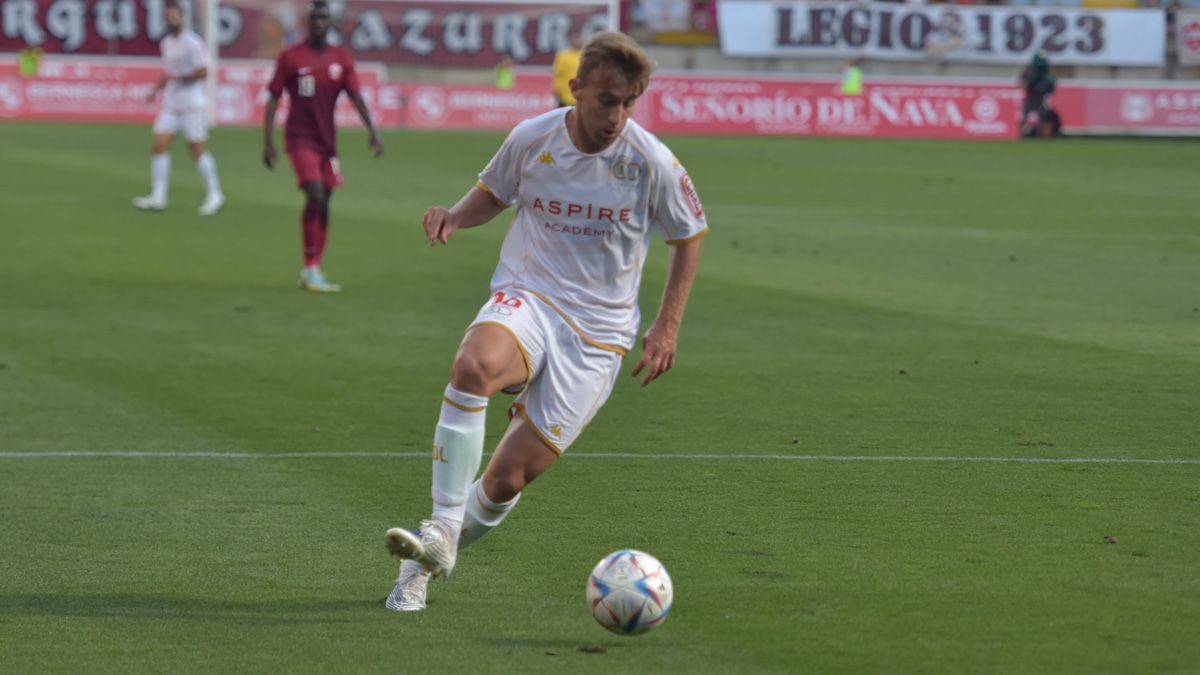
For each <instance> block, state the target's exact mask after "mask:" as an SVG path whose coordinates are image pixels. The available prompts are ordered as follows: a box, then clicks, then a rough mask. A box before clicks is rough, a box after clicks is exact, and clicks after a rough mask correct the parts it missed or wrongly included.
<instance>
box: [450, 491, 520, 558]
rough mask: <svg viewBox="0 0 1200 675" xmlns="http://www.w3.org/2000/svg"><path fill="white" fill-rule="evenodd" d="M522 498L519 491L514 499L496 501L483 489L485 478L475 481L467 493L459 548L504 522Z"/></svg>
mask: <svg viewBox="0 0 1200 675" xmlns="http://www.w3.org/2000/svg"><path fill="white" fill-rule="evenodd" d="M520 499H521V493H519V492H518V493H517V496H516V497H513V498H512V501H507V502H494V501H492V500H491V499H490V498H489V497H488V496H487V493H486V492H484V491H483V479H482V478H481V479H479V480H477V481H475V483H474V484H472V485H471V490H470V493H469V494H468V495H467V513H466V518H464V519H463V526H462V532H460V533H459V535H458V550H460V551H461V550H463V549H464V548H466V547H467V546H470V545H471V544H473V543H475V542H476V541H479V538H480V537H482V536H483V535H485V534H487V533H488V532H491V531H492V530H493V529H495V528H496V527H497V526H498V525H500V523H502V522H504V519H505V518H506V517H508V514H509V512H510V511H512V510H513V507H514V506H516V505H517V502H518V501H520Z"/></svg>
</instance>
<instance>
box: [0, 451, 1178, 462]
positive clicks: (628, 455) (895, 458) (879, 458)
mask: <svg viewBox="0 0 1200 675" xmlns="http://www.w3.org/2000/svg"><path fill="white" fill-rule="evenodd" d="M563 456H564V457H569V458H580V459H653V460H662V459H667V460H669V459H682V460H723V459H741V460H746V459H756V460H763V461H779V462H947V463H971V462H992V463H1001V464H1172V465H1200V459H1143V458H1138V457H946V456H919V455H918V456H910V457H906V456H900V455H763V454H739V453H680V454H668V453H645V454H642V453H637V452H569V453H567V454H565V455H563ZM54 457H59V458H71V457H124V458H133V459H136V458H155V457H166V458H182V459H192V458H195V459H329V458H341V457H378V458H393V459H427V458H428V457H429V453H428V452H123V451H117V452H94V451H87V450H82V451H65V452H0V459H42V458H47V459H48V458H54Z"/></svg>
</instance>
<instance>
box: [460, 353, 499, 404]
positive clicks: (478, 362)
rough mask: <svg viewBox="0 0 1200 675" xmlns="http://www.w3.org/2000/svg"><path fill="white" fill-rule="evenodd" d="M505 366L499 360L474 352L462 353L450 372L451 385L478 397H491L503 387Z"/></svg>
mask: <svg viewBox="0 0 1200 675" xmlns="http://www.w3.org/2000/svg"><path fill="white" fill-rule="evenodd" d="M504 370H505V368H504V364H502V363H499V362H498V359H495V358H490V357H488V356H484V355H481V354H478V353H476V352H474V351H464V352H461V353H460V354H459V355H458V356H457V357H456V358H455V359H454V367H453V368H452V369H451V371H450V384H451V385H453V386H454V388H455V389H457V390H459V391H461V392H465V393H468V394H474V395H476V396H491V395H492V394H495V393H496V392H497V391H499V390H500V389H501V387H503V386H504V385H503V383H501V382H500V379H501V376H502V375H503V374H504Z"/></svg>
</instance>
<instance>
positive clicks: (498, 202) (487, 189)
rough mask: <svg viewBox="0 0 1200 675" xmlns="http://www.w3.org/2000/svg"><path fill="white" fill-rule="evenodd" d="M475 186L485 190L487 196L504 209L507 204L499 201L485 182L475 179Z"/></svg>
mask: <svg viewBox="0 0 1200 675" xmlns="http://www.w3.org/2000/svg"><path fill="white" fill-rule="evenodd" d="M475 187H477V188H479V189H480V190H483V191H484V192H486V193H487V194H488V196H489V197H491V198H492V201H494V202H496V206H499V207H500V208H504V209H507V208H508V204H506V203H504V202H503V201H501V199H500V198H499V197H497V196H496V193H495V192H492V188H490V187H488V186H487V183H484V182H483V181H481V180H477V181H475Z"/></svg>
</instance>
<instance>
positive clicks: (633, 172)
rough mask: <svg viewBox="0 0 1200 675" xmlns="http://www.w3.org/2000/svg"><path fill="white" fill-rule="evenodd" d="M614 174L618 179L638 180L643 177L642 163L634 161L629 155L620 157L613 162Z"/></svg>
mask: <svg viewBox="0 0 1200 675" xmlns="http://www.w3.org/2000/svg"><path fill="white" fill-rule="evenodd" d="M612 175H613V178H616V179H617V180H627V181H636V180H637V179H639V178H641V177H642V165H641V164H637V163H635V162H633V161H632V160H630V159H629V158H628V157H620V158H618V159H617V161H615V162H613V165H612Z"/></svg>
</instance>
